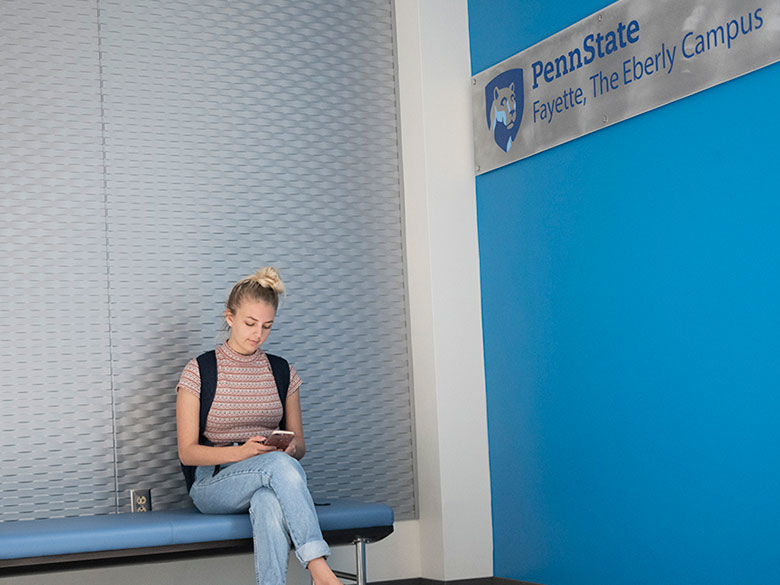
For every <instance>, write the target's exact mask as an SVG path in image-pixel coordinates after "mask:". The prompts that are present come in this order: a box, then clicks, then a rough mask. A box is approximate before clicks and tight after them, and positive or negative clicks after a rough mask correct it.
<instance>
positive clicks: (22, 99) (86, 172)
mask: <svg viewBox="0 0 780 585" xmlns="http://www.w3.org/2000/svg"><path fill="white" fill-rule="evenodd" d="M97 47H98V36H97V27H96V12H95V8H94V4H93V3H85V2H58V3H55V4H52V5H47V4H43V3H29V2H17V1H4V2H2V3H0V129H2V130H0V177H2V179H1V180H0V304H2V307H3V310H2V313H0V315H1V316H0V354H2V356H3V359H2V362H1V363H0V377H1V378H2V381H3V388H4V392H3V397H2V406H0V466H2V468H3V472H2V475H0V492H1V493H2V506H0V521H3V520H12V519H18V518H44V517H56V516H73V515H79V514H86V513H108V512H113V511H114V510H115V507H116V491H115V474H114V450H113V429H112V415H111V388H110V375H109V372H110V357H109V335H108V332H109V327H108V299H107V294H106V293H107V283H106V226H105V211H104V210H105V205H104V192H103V188H102V187H103V167H102V147H101V135H100V76H99V69H98V61H97Z"/></svg>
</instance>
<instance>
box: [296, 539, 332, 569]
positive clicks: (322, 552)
mask: <svg viewBox="0 0 780 585" xmlns="http://www.w3.org/2000/svg"><path fill="white" fill-rule="evenodd" d="M295 556H296V557H298V560H299V561H301V564H302V565H303V566H304V567H305V566H306V565H308V564H309V561H313V560H314V559H318V558H320V557H328V556H330V549H329V548H328V543H327V542H325V541H324V540H312V541H311V542H307V543H305V544H302V545H301V546H299V547H298V548H297V549H296V550H295Z"/></svg>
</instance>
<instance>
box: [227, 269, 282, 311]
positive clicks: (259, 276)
mask: <svg viewBox="0 0 780 585" xmlns="http://www.w3.org/2000/svg"><path fill="white" fill-rule="evenodd" d="M283 294H284V283H283V282H282V277H281V276H280V275H279V271H278V270H277V269H276V268H274V267H273V266H266V267H265V268H261V269H260V270H258V271H257V272H255V273H254V274H252V275H250V276H247V277H246V278H244V279H242V280H239V281H238V282H237V283H236V284H235V286H233V290H232V291H230V296H228V299H227V301H226V302H225V307H227V309H228V311H230V312H231V313H233V314H235V313H236V310H237V309H238V307H239V306H240V305H241V303H243V302H244V301H245V300H247V299H249V300H252V301H264V302H266V303H268V304H269V305H271V306H272V307H273V308H274V310H276V309H278V308H279V297H280V296H281V295H283Z"/></svg>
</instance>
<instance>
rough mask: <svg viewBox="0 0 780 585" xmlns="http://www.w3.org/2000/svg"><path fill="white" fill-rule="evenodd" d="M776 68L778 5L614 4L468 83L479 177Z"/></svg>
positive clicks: (731, 0)
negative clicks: (591, 133) (601, 130)
mask: <svg viewBox="0 0 780 585" xmlns="http://www.w3.org/2000/svg"><path fill="white" fill-rule="evenodd" d="M778 60H780V0H620V1H619V2H615V3H614V4H611V5H609V6H607V7H606V8H604V9H603V10H601V11H599V12H597V13H595V14H593V15H591V16H589V17H587V18H585V19H583V20H581V21H580V22H578V23H576V24H574V25H572V26H570V27H569V28H567V29H565V30H563V31H561V32H559V33H557V34H555V35H553V36H551V37H549V38H547V39H545V40H543V41H541V42H540V43H537V44H536V45H534V46H532V47H530V48H529V49H526V50H525V51H522V52H520V53H518V54H517V55H515V56H513V57H510V58H509V59H507V60H505V61H502V62H501V63H499V64H498V65H494V66H493V67H491V68H490V69H486V70H485V71H482V72H480V73H478V74H476V75H475V76H474V77H472V87H473V89H472V97H473V105H472V110H473V123H474V152H475V163H476V172H477V174H481V173H485V172H487V171H490V170H492V169H495V168H498V167H501V166H503V165H506V164H509V163H512V162H514V161H517V160H520V159H522V158H525V157H528V156H531V155H532V154H535V153H537V152H540V151H542V150H546V149H548V148H552V147H553V146H557V145H559V144H561V143H563V142H567V141H569V140H572V139H574V138H577V137H579V136H582V135H583V134H588V133H589V132H593V131H594V130H599V129H601V128H605V127H607V126H610V125H612V124H615V123H617V122H621V121H623V120H625V119H627V118H631V117H633V116H636V115H638V114H641V113H643V112H646V111H648V110H652V109H653V108H657V107H659V106H662V105H664V104H668V103H669V102H673V101H675V100H678V99H680V98H683V97H685V96H688V95H690V94H692V93H696V92H698V91H701V90H703V89H707V88H708V87H712V86H713V85H717V84H719V83H723V82H724V81H728V80H729V79H733V78H734V77H738V76H740V75H744V74H745V73H749V72H750V71H754V70H756V69H759V68H761V67H764V66H766V65H770V64H772V63H775V62H777V61H778ZM779 103H780V102H779ZM742 107H748V106H747V105H745V106H739V105H737V104H735V108H742ZM736 115H737V114H736V112H735V116H736Z"/></svg>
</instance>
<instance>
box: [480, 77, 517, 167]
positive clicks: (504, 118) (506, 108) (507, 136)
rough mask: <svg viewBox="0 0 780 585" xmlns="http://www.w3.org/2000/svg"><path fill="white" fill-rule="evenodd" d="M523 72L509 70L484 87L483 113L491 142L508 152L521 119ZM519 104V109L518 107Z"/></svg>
mask: <svg viewBox="0 0 780 585" xmlns="http://www.w3.org/2000/svg"><path fill="white" fill-rule="evenodd" d="M523 101H524V100H523V70H522V69H509V70H508V71H504V72H503V73H501V74H500V75H497V76H496V77H494V78H493V80H492V81H490V82H489V83H488V84H487V85H486V86H485V113H486V114H487V125H488V128H490V131H491V132H493V140H495V141H496V144H498V146H499V147H500V148H501V150H503V151H504V152H509V149H510V148H512V144H513V143H514V141H515V138H516V137H517V132H518V130H520V121H521V120H522V119H523ZM518 104H519V107H518Z"/></svg>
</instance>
